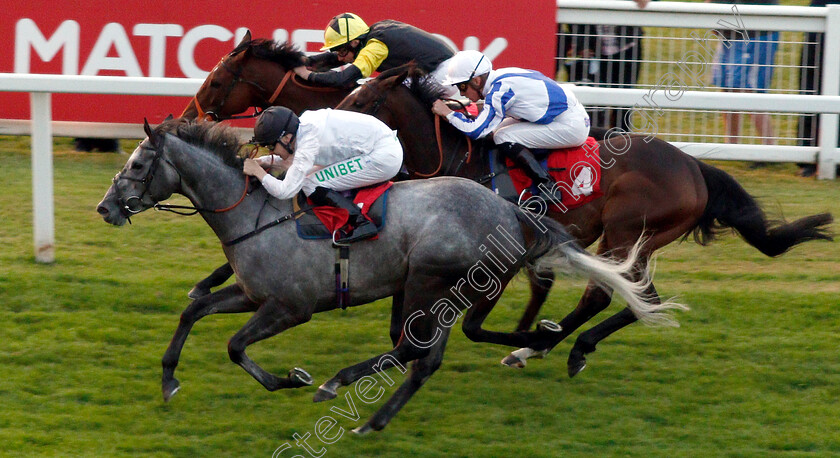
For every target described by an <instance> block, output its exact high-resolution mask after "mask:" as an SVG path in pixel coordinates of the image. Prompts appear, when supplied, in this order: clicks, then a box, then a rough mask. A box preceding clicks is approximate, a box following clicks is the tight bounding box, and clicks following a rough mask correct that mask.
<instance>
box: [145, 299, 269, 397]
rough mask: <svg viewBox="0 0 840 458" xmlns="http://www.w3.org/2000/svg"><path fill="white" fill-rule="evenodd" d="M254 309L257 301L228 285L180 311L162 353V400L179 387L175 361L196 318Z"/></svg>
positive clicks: (175, 391)
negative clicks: (167, 345) (173, 333)
mask: <svg viewBox="0 0 840 458" xmlns="http://www.w3.org/2000/svg"><path fill="white" fill-rule="evenodd" d="M256 309H257V304H255V303H253V302H251V301H250V300H249V299H248V298H247V297H246V296H245V294H244V293H243V292H242V288H240V287H239V285H238V284H234V285H230V286H228V287H227V288H223V289H221V290H219V291H217V292H215V293H213V294H210V295H207V296H204V297H202V298H200V299H197V300H195V301H193V302H192V303H190V305H188V306H187V308H186V309H185V310H184V311H183V313H181V321H180V322H179V323H178V329H176V330H175V335H174V336H172V341H170V342H169V347H168V348H167V349H166V353H164V355H163V361H162V364H163V378H162V382H161V384H162V390H163V400H164V401H168V400H169V399H170V398H171V397H172V396H174V395H175V393H177V392H178V389H179V388H180V384H179V383H178V379H176V378H175V367H177V366H178V360H179V359H180V357H181V350H182V349H183V348H184V343H185V342H186V341H187V336H188V335H189V333H190V330H191V329H192V327H193V325H194V324H195V323H196V322H197V321H198V320H200V319H202V318H204V317H205V316H207V315H212V314H214V313H241V312H253V311H254V310H256Z"/></svg>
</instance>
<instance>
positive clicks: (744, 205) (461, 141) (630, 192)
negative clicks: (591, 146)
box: [336, 65, 833, 377]
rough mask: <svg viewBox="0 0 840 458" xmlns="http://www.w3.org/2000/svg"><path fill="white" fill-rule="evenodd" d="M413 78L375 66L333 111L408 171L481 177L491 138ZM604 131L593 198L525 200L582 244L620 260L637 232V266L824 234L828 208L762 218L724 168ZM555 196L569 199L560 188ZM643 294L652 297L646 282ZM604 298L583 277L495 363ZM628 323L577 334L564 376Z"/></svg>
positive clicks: (539, 282)
mask: <svg viewBox="0 0 840 458" xmlns="http://www.w3.org/2000/svg"><path fill="white" fill-rule="evenodd" d="M421 75H422V72H421V71H420V70H419V69H417V68H415V67H414V66H411V65H407V66H403V67H399V68H395V69H392V70H389V71H387V72H383V73H382V74H380V75H379V76H378V77H377V78H376V79H374V80H371V81H368V82H367V83H366V84H364V85H363V86H360V87H358V88H357V89H356V90H355V91H354V92H352V93H351V94H350V95H349V96H348V97H347V98H346V99H344V100H343V101H342V102H341V103H340V104H339V105H338V106H337V107H336V108H337V109H345V110H353V111H360V112H363V113H368V114H372V115H374V116H376V117H378V118H379V119H381V120H382V121H384V122H385V123H386V124H388V125H389V126H390V127H391V128H392V129H395V130H397V131H398V133H399V137H400V139H401V141H402V143H403V147H404V150H405V164H406V166H407V168H408V171H409V173H411V174H412V176H414V177H426V176H440V175H446V174H455V175H458V176H462V177H466V178H470V179H479V180H480V179H481V178H482V177H487V176H488V173H489V170H488V165H487V161H486V160H483V158H482V157H479V156H480V154H479V152H480V151H486V150H487V149H488V148H490V147H491V146H492V141H485V142H478V144H477V145H473V147H472V148H471V149H468V147H467V142H466V141H465V138H466V137H465V136H464V135H463V134H462V133H461V132H459V131H458V130H457V129H455V128H454V127H452V126H451V125H450V124H449V123H448V122H446V121H445V120H440V119H435V118H436V116H434V115H433V113H432V112H431V109H430V107H431V103H432V102H434V100H436V99H437V98H439V96H440V94H441V92H440V87H436V86H435V85H434V84H432V83H431V82H430V81H428V80H424V79H423V78H422V77H421ZM406 78H410V79H411V81H412V83H411V85H410V86H409V85H406V84H404V81H405V80H406ZM436 123H437V124H436ZM614 133H615V132H614V131H611V132H608V131H606V130H599V129H595V128H593V129H592V132H591V135H593V136H595V137H596V139H598V140H600V141H599V145H600V155H601V164H602V173H601V189H602V190H603V191H604V195H603V196H602V197H600V198H598V199H595V200H593V201H592V202H590V203H588V204H586V205H583V206H580V207H577V208H574V209H572V210H568V211H562V210H565V208H563V209H560V208H558V207H556V206H554V205H551V206H549V205H546V204H545V201H543V200H542V199H535V200H533V203H537V204H541V205H538V211H539V214H540V215H543V214H545V215H547V216H549V217H550V218H551V219H553V220H555V221H557V222H559V223H562V224H563V225H564V226H566V227H567V228H568V229H569V231H570V233H571V234H572V235H573V236H574V237H575V238H576V240H577V241H578V242H579V243H580V244H581V245H582V246H589V245H591V244H592V243H594V242H595V241H596V240H598V239H599V238H600V242H599V243H598V247H597V253H598V254H602V255H603V254H607V253H609V254H611V255H613V256H617V257H619V258H621V257H623V256H626V254H627V253H628V251H629V249H630V248H631V247H633V246H634V244H635V243H636V241H637V240H639V238H640V237H643V238H644V239H645V240H646V242H645V244H644V248H643V250H642V252H641V254H640V256H639V258H638V259H637V263H638V266H639V267H640V268H646V266H647V263H648V261H649V258H650V256H651V254H652V253H653V252H654V251H656V250H657V249H659V248H661V247H663V246H665V245H667V244H669V243H671V242H673V241H675V240H678V239H682V240H685V239H687V238H688V237H690V236H692V235H693V237H694V239H695V240H696V241H697V242H698V243H699V244H701V245H706V244H707V243H709V242H711V241H712V240H714V239H715V238H716V236H717V235H719V233H720V232H721V231H722V230H724V229H731V230H733V231H735V232H737V233H738V234H739V235H740V236H741V238H743V239H744V240H745V241H746V242H747V243H749V244H750V245H752V246H754V247H755V248H757V249H758V250H759V251H761V252H762V253H764V254H765V255H767V256H771V257H773V256H779V255H781V254H782V253H785V252H786V251H787V250H789V249H790V248H791V247H793V246H795V245H797V244H800V243H803V242H806V241H809V240H818V239H822V240H831V237H830V235H829V234H828V231H827V226H828V225H829V224H830V223H831V222H832V220H833V218H832V216H831V215H830V214H828V213H823V214H817V215H812V216H807V217H804V218H801V219H798V220H796V221H793V222H790V223H787V222H784V221H775V222H771V221H768V219H767V217H766V215H765V213H764V211H763V210H762V208H761V207H760V206H759V204H758V203H757V202H756V200H755V199H754V198H753V197H752V196H750V194H749V193H747V192H746V190H744V188H743V187H741V185H739V184H738V182H737V181H735V179H734V178H732V177H731V176H730V175H729V174H727V173H726V172H724V171H722V170H720V169H717V168H715V167H713V166H711V165H708V164H705V163H703V162H701V161H699V160H697V159H695V158H693V157H691V156H689V155H688V154H685V153H683V152H682V151H681V150H679V149H678V148H676V147H674V146H673V145H671V144H669V143H667V142H665V141H663V140H660V139H657V138H643V137H641V136H636V135H628V134H626V133H621V134H620V135H612V134H614ZM471 150H475V151H471ZM470 156H472V157H470ZM563 195H564V198H567V197H569V194H568V193H564V194H563ZM532 199H533V198H532ZM532 199H529V200H532ZM528 273H529V283H530V286H531V292H532V295H531V300H530V302H529V304H528V306H527V310H526V311H525V313H524V315H523V317H522V319H521V320H520V323H519V325H518V326H517V330H518V331H525V330H527V329H530V327H531V325H532V323H533V321H534V319H535V317H536V316H537V313H538V312H539V310H540V307H541V306H542V304H543V303H544V301H545V298H546V296H547V294H548V291H549V289H550V288H551V285H552V282H553V276H552V274H551V273H550V272H537V271H534V270H529V271H528ZM647 293H648V294H650V295H651V296H652V297H658V295H657V292H656V289H655V288H654V285H653V284H652V283H651V284H650V285H649V288H648V291H647ZM610 302H611V292H610V291H609V289H605V288H603V287H600V286H599V285H597V284H595V283H593V282H590V283H589V284H588V285H587V287H586V290H585V292H584V294H583V296H582V297H581V299H580V302H579V303H578V305H577V307H576V308H575V309H574V310H573V311H572V312H571V313H569V314H568V315H567V316H566V317H565V318H563V319H562V320H561V321H560V322H559V326H560V328H562V329H561V331H560V332H557V333H554V334H552V335H551V338H552V340H551V341H548V342H545V341H544V342H541V343H540V345H539V346H537V347H530V348H523V349H521V350H519V351H517V352H514V353H512V354H511V355H510V356H509V357H507V358H505V360H503V363H504V364H507V365H509V366H512V367H523V366H524V365H525V360H526V359H527V358H528V357H530V356H542V355H545V354H546V353H547V352H548V351H550V350H551V349H552V348H553V347H554V346H555V345H557V344H558V343H559V342H560V341H561V340H563V339H564V338H565V337H567V336H568V335H570V334H571V333H572V332H573V331H575V330H576V329H577V328H578V327H580V326H581V325H582V324H583V323H585V322H586V321H588V320H590V319H591V318H593V317H594V316H595V315H596V314H598V313H599V312H601V311H602V310H604V309H605V308H606V307H607V306H608V305H609V304H610ZM635 321H636V317H635V316H634V314H633V313H632V311H631V310H629V309H627V308H625V309H624V310H621V311H620V312H618V313H616V314H614V315H613V316H611V317H609V318H607V319H606V320H604V321H603V322H601V323H600V324H598V325H596V326H594V327H593V328H591V329H589V330H587V331H584V332H582V333H581V334H580V335H579V336H578V338H577V339H576V341H575V343H574V346H573V347H572V349H571V351H570V354H569V359H568V374H569V376H570V377H574V376H575V375H576V374H577V373H579V372H580V371H581V370H583V369H584V367H585V366H586V355H587V354H588V353H591V352H593V351H595V346H596V345H597V344H598V342H600V341H601V340H603V339H604V338H606V337H607V336H609V335H610V334H612V333H614V332H616V331H618V330H619V329H621V328H623V327H625V326H627V325H629V324H631V323H633V322H635Z"/></svg>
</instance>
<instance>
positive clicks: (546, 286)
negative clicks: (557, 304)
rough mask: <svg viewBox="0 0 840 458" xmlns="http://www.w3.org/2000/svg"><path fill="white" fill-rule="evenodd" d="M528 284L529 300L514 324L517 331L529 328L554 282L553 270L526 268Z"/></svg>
mask: <svg viewBox="0 0 840 458" xmlns="http://www.w3.org/2000/svg"><path fill="white" fill-rule="evenodd" d="M527 270H528V284H529V285H530V287H531V300H530V301H529V302H528V306H527V307H526V308H525V313H523V314H522V318H520V319H519V324H518V325H517V326H516V330H517V331H527V330H529V329H531V326H532V325H533V324H534V319H536V317H537V314H538V313H540V309H541V308H542V306H543V304H545V299H546V298H547V297H548V292H549V291H551V286H552V285H553V284H554V272H552V271H550V270H547V271H544V272H535V271H534V269H533V268H530V267H529V268H528V269H527Z"/></svg>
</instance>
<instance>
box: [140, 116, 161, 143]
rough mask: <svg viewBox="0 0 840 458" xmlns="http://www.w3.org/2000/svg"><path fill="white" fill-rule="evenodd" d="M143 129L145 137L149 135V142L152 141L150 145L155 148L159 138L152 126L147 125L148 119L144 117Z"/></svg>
mask: <svg viewBox="0 0 840 458" xmlns="http://www.w3.org/2000/svg"><path fill="white" fill-rule="evenodd" d="M143 130H144V131H146V137H149V142H151V143H152V146H153V147H155V148H157V147H158V140H159V139H160V138H159V137H158V135H157V134H156V133H155V131H154V129H152V126H150V125H149V120H148V119H146V118H143Z"/></svg>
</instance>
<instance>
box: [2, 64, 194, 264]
mask: <svg viewBox="0 0 840 458" xmlns="http://www.w3.org/2000/svg"><path fill="white" fill-rule="evenodd" d="M202 82H203V81H202V80H201V79H184V78H180V79H179V78H135V77H116V76H72V75H32V74H0V92H1V91H6V92H29V93H30V98H29V100H30V104H31V112H32V122H31V126H30V129H31V134H32V215H33V232H34V241H35V260H36V261H38V262H44V263H50V262H53V261H54V260H55V222H54V221H55V216H54V208H53V164H52V145H53V139H52V136H53V133H52V104H51V96H50V94H52V93H74V94H134V95H170V96H171V95H176V96H191V95H194V94H195V93H196V92H197V91H198V88H199V87H201V83H202ZM139 132H142V130H140V131H139ZM138 136H142V134H140V135H138Z"/></svg>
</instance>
